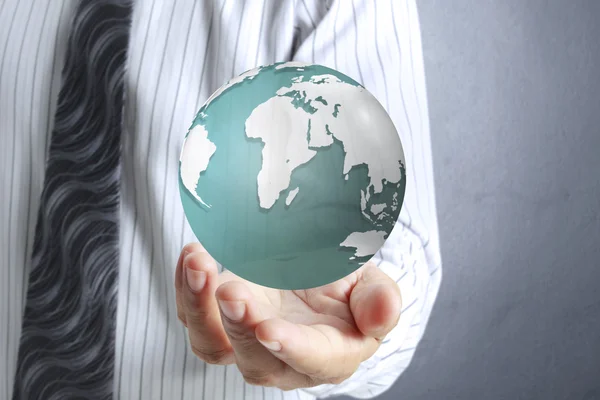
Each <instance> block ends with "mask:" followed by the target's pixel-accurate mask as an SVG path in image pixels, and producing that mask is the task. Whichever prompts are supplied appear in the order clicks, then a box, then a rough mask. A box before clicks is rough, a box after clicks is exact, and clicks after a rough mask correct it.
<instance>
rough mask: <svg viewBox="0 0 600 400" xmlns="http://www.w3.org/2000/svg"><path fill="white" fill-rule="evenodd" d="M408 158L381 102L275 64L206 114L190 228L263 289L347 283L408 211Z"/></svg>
mask: <svg viewBox="0 0 600 400" xmlns="http://www.w3.org/2000/svg"><path fill="white" fill-rule="evenodd" d="M404 165H405V163H404V153H403V150H402V145H401V143H400V139H399V136H398V133H397V131H396V129H395V127H394V124H393V122H392V121H391V119H390V117H389V116H388V114H387V113H386V111H385V109H384V108H383V107H382V106H381V104H380V103H379V102H378V101H377V100H376V99H375V97H374V96H373V95H371V94H370V93H369V92H368V91H367V90H366V89H365V88H364V87H362V86H361V85H360V84H358V83H357V82H356V81H354V80H353V79H351V78H349V77H348V76H346V75H344V74H342V73H340V72H338V71H335V70H333V69H330V68H326V67H323V66H320V65H307V64H301V63H297V62H289V63H278V64H274V65H269V66H265V67H260V68H256V69H253V70H250V71H247V72H245V73H243V74H242V75H240V76H238V77H236V78H234V79H232V80H231V81H230V82H228V83H227V84H225V85H224V86H222V87H221V88H220V89H219V90H217V91H216V92H215V93H214V94H213V95H212V96H211V97H210V98H209V99H208V100H207V101H206V103H205V104H204V105H203V106H202V108H201V109H200V110H199V112H198V114H197V116H196V118H195V119H194V121H193V123H192V125H191V127H190V129H189V131H188V133H187V135H186V138H185V141H184V144H183V147H182V150H181V156H180V169H179V172H180V174H179V183H180V185H179V186H180V193H181V200H182V203H183V208H184V211H185V214H186V217H187V219H188V222H189V224H190V226H191V228H192V230H193V232H194V234H195V235H196V237H197V238H198V240H199V241H200V242H201V243H202V244H203V245H204V247H205V248H206V249H207V250H208V251H209V252H210V253H211V254H212V255H213V257H215V259H216V260H217V261H218V262H219V263H220V264H221V265H223V266H224V267H225V268H226V269H228V270H230V271H231V272H233V273H234V274H236V275H238V276H240V277H242V278H244V279H247V280H249V281H251V282H254V283H257V284H259V285H263V286H267V287H272V288H277V289H290V290H291V289H307V288H312V287H317V286H321V285H325V284H328V283H331V282H333V281H335V280H338V279H341V278H343V277H345V276H347V275H349V274H350V273H352V272H354V271H355V270H356V269H358V268H359V267H360V266H361V265H362V264H364V263H365V262H367V261H368V260H369V259H370V258H371V257H372V256H373V255H374V254H375V253H376V252H377V251H378V250H379V249H380V248H381V247H382V246H383V244H384V242H385V240H386V239H387V237H388V236H389V234H390V232H391V231H392V229H393V227H394V225H395V223H396V221H397V219H398V216H399V213H400V209H401V206H402V202H403V199H404V190H405V185H406V173H405V167H404Z"/></svg>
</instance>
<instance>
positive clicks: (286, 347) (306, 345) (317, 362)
mask: <svg viewBox="0 0 600 400" xmlns="http://www.w3.org/2000/svg"><path fill="white" fill-rule="evenodd" d="M256 336H257V338H258V339H259V340H260V342H261V343H263V345H264V346H265V347H267V348H271V349H272V350H271V354H273V355H274V356H275V357H277V358H279V359H280V360H282V361H283V362H285V363H286V364H288V365H289V366H290V367H292V368H293V369H294V370H296V371H298V372H300V373H302V374H306V375H308V376H310V377H311V378H313V379H314V380H315V381H321V382H327V383H334V384H338V383H341V382H342V381H344V380H346V379H347V378H349V377H350V376H351V375H352V374H353V373H354V372H355V371H356V369H357V368H358V366H359V364H360V363H361V362H363V361H364V360H366V359H368V358H369V357H371V356H372V355H373V354H374V353H375V351H376V350H377V347H378V346H379V343H378V342H377V340H375V339H374V338H371V337H367V336H364V335H362V334H361V333H360V332H357V331H356V330H355V329H354V328H352V327H350V326H349V325H348V328H347V329H345V330H340V329H338V328H334V327H332V326H328V325H311V326H308V325H300V324H294V323H292V322H289V321H286V320H284V319H279V318H277V319H269V320H266V321H264V322H262V323H261V324H259V325H258V326H257V328H256Z"/></svg>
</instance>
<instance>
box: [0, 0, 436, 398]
mask: <svg viewBox="0 0 600 400" xmlns="http://www.w3.org/2000/svg"><path fill="white" fill-rule="evenodd" d="M375 1H376V5H375V4H374V3H375ZM34 2H35V3H34ZM48 3H50V6H49V8H48V13H47V16H46V17H44V12H43V11H44V9H45V7H46V6H47V4H48ZM32 4H33V6H34V12H33V14H32V16H31V21H30V23H29V28H28V29H27V30H26V29H25V23H26V21H27V18H28V14H29V10H30V7H31V6H32ZM61 7H62V10H61ZM73 13H74V1H72V0H71V1H56V2H54V1H52V2H49V1H47V0H46V1H45V0H27V1H18V0H4V1H3V2H0V57H1V58H0V94H1V95H0V155H1V156H2V157H1V159H0V167H1V168H2V169H1V170H0V171H2V172H0V185H2V186H0V187H5V188H6V187H9V186H10V180H11V179H13V178H12V175H13V174H14V183H13V187H12V190H11V192H10V194H9V195H7V196H6V198H3V199H2V200H3V205H2V207H0V246H4V243H6V244H7V245H8V244H9V243H10V246H12V249H13V250H11V256H10V258H11V259H10V260H9V259H8V258H7V251H6V250H7V248H2V250H5V251H3V252H2V253H1V254H2V256H0V290H1V291H0V296H2V297H0V299H1V300H2V301H1V302H0V321H1V322H2V323H3V325H4V326H7V327H8V329H7V330H3V329H0V398H5V397H6V398H9V397H8V396H9V394H10V393H11V391H12V376H14V371H15V365H16V347H17V346H18V338H19V333H20V325H21V317H20V310H21V309H22V307H23V303H22V300H21V298H20V296H19V295H20V294H21V293H22V290H23V287H24V286H23V282H22V280H23V272H24V271H26V270H27V269H28V268H29V263H28V260H29V255H28V252H29V254H30V252H31V245H32V243H31V242H32V241H33V236H34V231H35V227H34V226H33V225H34V223H33V221H30V224H29V228H27V211H28V209H33V210H36V209H37V207H38V205H39V199H40V193H41V185H42V181H43V177H44V154H45V146H46V144H45V143H46V140H47V138H48V135H47V132H48V126H50V125H51V124H52V118H51V116H52V114H53V113H54V109H55V108H56V101H57V94H58V90H57V89H58V85H59V83H60V79H58V77H59V75H58V72H59V71H60V69H61V67H62V64H61V62H62V60H63V58H64V52H65V45H64V43H65V41H66V40H65V39H66V34H67V32H68V30H69V29H70V25H71V20H72V15H73ZM44 19H45V22H44V21H43V20H44ZM13 20H14V21H16V22H15V23H14V24H12V25H11V21H13ZM38 42H39V43H40V44H39V45H38ZM21 43H23V45H22V46H21ZM130 43H131V44H130V48H129V54H128V60H127V73H126V76H125V87H126V90H127V98H126V104H125V109H124V120H125V127H124V137H123V144H122V146H123V152H122V163H123V172H122V181H121V208H120V233H119V234H120V249H121V257H120V273H119V292H118V310H117V329H116V335H117V336H116V359H115V373H116V376H115V381H114V393H115V398H120V399H123V400H125V399H127V400H129V399H169V400H171V399H182V400H183V399H194V400H198V399H205V400H218V399H249V400H252V399H261V400H262V399H277V400H279V399H311V398H314V395H327V394H337V393H350V394H352V395H354V396H358V397H371V396H373V395H376V394H378V393H381V392H382V391H383V390H385V389H386V388H387V387H389V386H390V385H391V384H392V383H393V381H394V380H395V379H396V378H397V377H398V375H399V374H400V373H401V372H402V371H403V370H404V369H405V368H406V366H408V364H409V363H410V360H411V358H412V356H413V354H414V350H415V347H416V346H417V345H418V343H419V341H420V339H421V336H422V334H423V330H424V329H425V327H426V325H427V319H428V317H429V314H430V312H431V307H432V305H433V301H434V299H435V297H436V294H437V290H438V288H439V283H440V279H441V268H440V265H441V261H440V256H439V248H438V238H437V220H436V216H435V202H434V189H433V180H432V170H431V150H430V138H429V125H428V120H427V115H428V110H427V98H426V95H425V79H424V73H423V64H422V62H423V61H422V54H421V43H420V34H419V26H418V20H417V10H416V2H415V0H382V1H379V0H352V2H351V1H345V0H264V1H254V0H245V1H244V0H239V1H238V0H174V1H167V0H136V2H135V7H134V9H133V15H132V29H131V38H130ZM20 48H22V50H21V49H20ZM38 48H39V51H38ZM19 52H21V57H20V58H22V61H21V62H20V63H19V62H18V59H17V56H18V54H19ZM288 58H292V59H296V60H300V61H309V62H312V61H314V62H315V63H320V64H323V65H327V66H330V67H334V68H336V69H338V70H340V71H341V72H343V73H345V74H348V75H349V76H352V77H354V78H356V79H357V80H362V83H363V84H364V85H365V86H366V87H367V88H368V89H369V90H370V91H371V92H372V93H373V94H374V95H375V96H376V97H377V98H378V99H379V100H380V101H381V103H382V104H384V105H387V108H388V112H389V113H390V115H391V117H392V119H393V121H394V123H395V125H396V127H397V128H398V131H399V133H400V135H401V138H402V143H403V145H404V148H405V153H406V154H405V155H406V163H407V172H408V173H409V175H410V176H411V177H410V179H409V181H408V182H407V191H406V196H405V205H404V207H403V209H402V213H401V216H400V223H399V224H398V226H397V228H396V229H395V230H394V233H393V238H392V239H391V240H389V241H388V243H387V244H386V246H385V247H384V248H383V249H382V250H381V251H380V252H379V253H378V254H377V255H376V257H375V260H376V261H377V262H378V264H379V266H380V268H382V269H383V270H384V271H385V272H386V273H388V274H389V275H390V276H391V277H393V279H394V280H396V281H397V282H398V284H399V285H400V287H401V290H402V293H403V316H402V318H401V321H400V324H399V325H398V327H397V328H396V329H395V331H394V332H393V334H391V335H390V336H389V337H388V338H387V339H386V342H385V344H384V345H383V346H381V348H380V350H379V351H378V352H377V354H376V355H375V356H374V357H373V358H372V359H370V360H368V361H366V362H365V363H363V365H362V366H361V368H360V369H359V371H358V372H357V374H356V375H355V376H354V377H353V378H352V379H350V380H348V381H347V382H345V383H344V384H342V385H338V386H336V387H330V386H323V387H318V388H313V389H310V390H299V391H293V392H285V393H284V392H281V391H279V390H276V389H271V388H261V387H255V386H250V385H247V384H245V383H244V382H243V379H242V377H241V375H240V374H239V372H238V370H237V369H236V368H235V367H228V368H225V367H220V366H212V365H205V364H204V363H202V362H200V361H198V359H197V358H196V357H195V356H194V355H193V354H192V353H191V351H190V350H189V346H188V343H187V333H186V331H185V330H184V328H183V327H182V326H181V324H180V323H179V322H178V321H177V319H176V315H175V313H174V311H173V310H174V309H175V308H174V305H175V294H174V289H173V283H172V279H173V275H174V268H175V262H176V260H177V256H178V254H179V251H180V249H181V247H182V246H183V245H184V244H185V243H187V242H189V241H193V240H194V236H193V234H192V232H191V230H190V228H189V226H188V224H187V222H186V220H185V216H184V215H183V210H182V208H181V204H180V200H179V192H178V186H177V179H176V177H177V172H178V162H177V160H178V156H179V150H180V147H181V143H182V140H183V136H184V134H185V132H186V131H187V128H188V127H189V124H190V122H191V120H192V119H193V116H194V115H195V113H196V111H197V109H198V108H199V106H200V105H201V103H203V102H204V100H205V99H206V98H208V96H209V95H210V94H211V93H212V92H213V91H214V90H215V89H216V88H217V87H218V86H220V85H221V84H222V83H223V82H224V81H225V80H226V79H228V78H230V77H232V76H233V75H235V74H238V73H240V72H243V71H244V70H247V69H250V68H253V67H254V66H256V65H259V64H268V63H271V62H273V61H282V60H284V59H288ZM18 65H20V67H19V68H17V66H18ZM52 71H54V72H52ZM17 86H18V89H17V90H16V91H15V87H17ZM386 91H387V95H386ZM32 105H33V108H32ZM30 126H31V127H30ZM30 140H31V141H30ZM12 152H14V154H15V160H16V161H15V164H12V165H11V162H12ZM29 160H32V163H29ZM4 171H7V172H4ZM30 174H31V176H32V178H31V179H32V182H33V183H32V185H28V180H29V179H30ZM29 190H31V193H29ZM10 203H12V215H11V214H9V213H8V205H9V204H10ZM30 219H31V220H35V218H34V216H33V215H32V216H31V218H30ZM9 222H10V224H11V231H9V230H8V223H9ZM27 240H29V245H27ZM27 246H29V250H28V249H27ZM24 266H25V269H24ZM9 288H10V300H9V297H8V296H9V294H8V293H9V292H8V289H9ZM15 296H16V297H15ZM9 303H10V310H11V311H10V313H9V312H8V304H9ZM142 359H143V362H142ZM4 360H7V361H6V362H4ZM7 376H8V378H6V377H7Z"/></svg>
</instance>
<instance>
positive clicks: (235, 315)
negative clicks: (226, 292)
mask: <svg viewBox="0 0 600 400" xmlns="http://www.w3.org/2000/svg"><path fill="white" fill-rule="evenodd" d="M219 307H220V308H221V311H222V312H223V314H224V315H225V316H226V317H227V318H229V319H230V320H232V321H241V319H242V318H244V312H245V311H246V305H245V304H244V302H243V301H225V300H219Z"/></svg>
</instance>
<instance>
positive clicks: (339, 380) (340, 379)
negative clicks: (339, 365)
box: [328, 375, 350, 385]
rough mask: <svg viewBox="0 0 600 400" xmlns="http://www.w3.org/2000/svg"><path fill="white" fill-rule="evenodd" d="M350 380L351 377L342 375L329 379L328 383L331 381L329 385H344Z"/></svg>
mask: <svg viewBox="0 0 600 400" xmlns="http://www.w3.org/2000/svg"><path fill="white" fill-rule="evenodd" d="M348 378H350V377H349V376H345V375H340V376H334V377H332V378H329V379H328V381H329V383H331V384H333V385H339V384H341V383H343V382H344V381H345V380H346V379H348Z"/></svg>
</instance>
